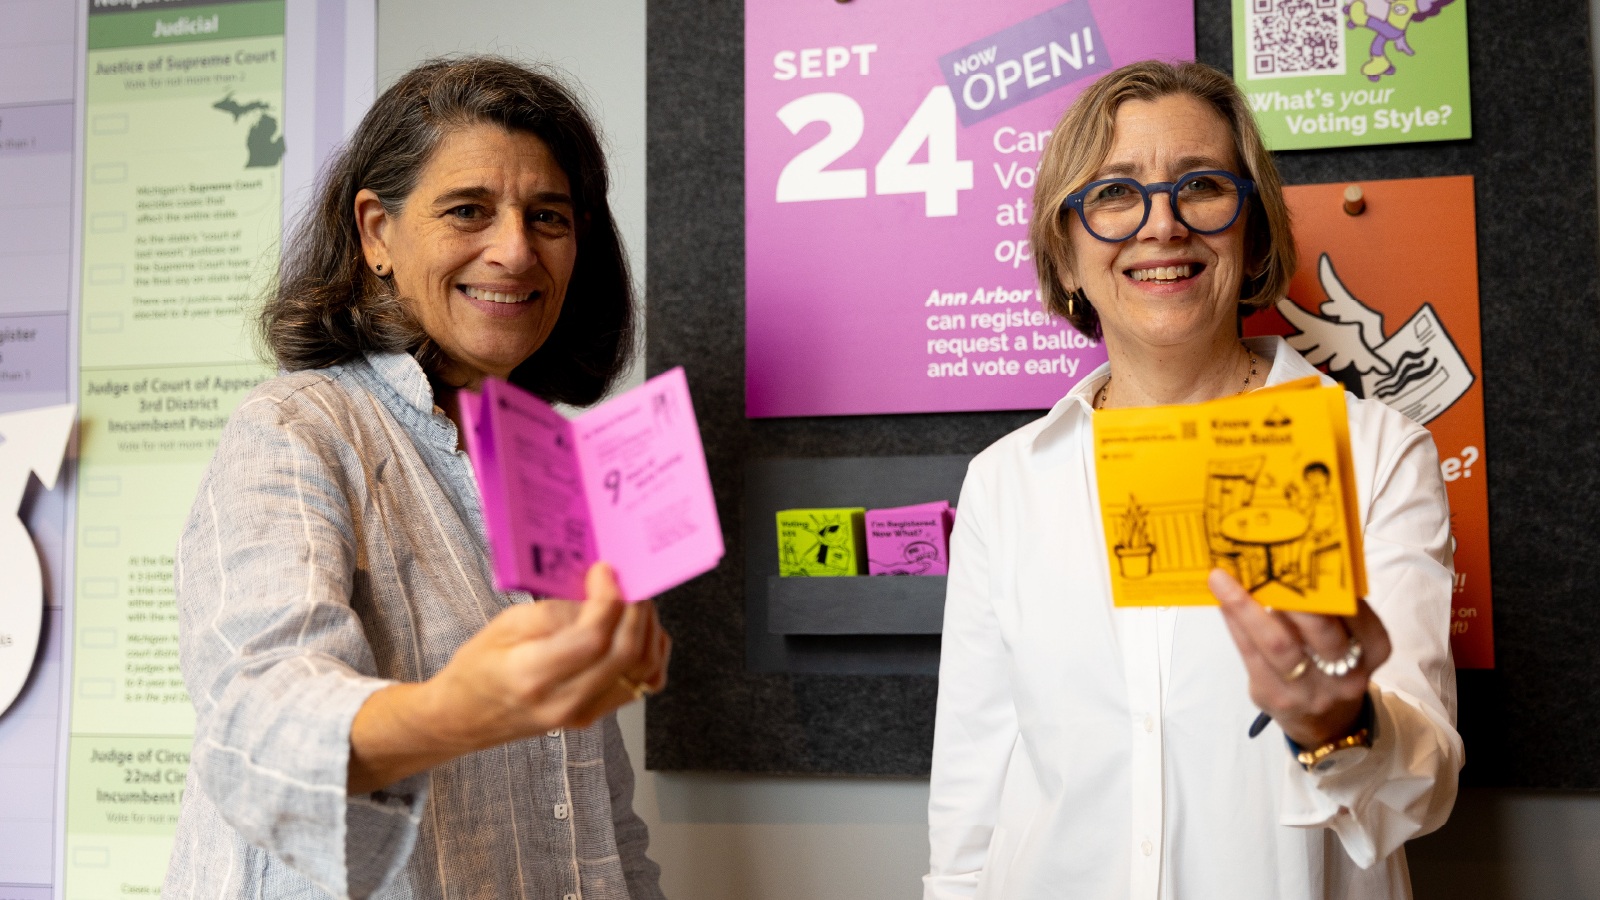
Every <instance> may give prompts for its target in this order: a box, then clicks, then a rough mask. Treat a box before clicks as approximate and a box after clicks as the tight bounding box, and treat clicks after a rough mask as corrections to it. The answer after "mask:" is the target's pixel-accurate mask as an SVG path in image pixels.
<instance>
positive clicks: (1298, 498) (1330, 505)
mask: <svg viewBox="0 0 1600 900" xmlns="http://www.w3.org/2000/svg"><path fill="white" fill-rule="evenodd" d="M1331 481H1332V476H1331V475H1330V473H1329V472H1328V467H1327V465H1325V464H1323V463H1321V462H1312V463H1309V464H1307V465H1306V467H1305V469H1304V470H1302V472H1301V475H1300V481H1299V482H1298V483H1293V482H1291V483H1290V484H1289V485H1288V486H1286V487H1285V488H1284V489H1283V499H1284V501H1285V502H1286V503H1288V504H1289V507H1290V508H1291V509H1294V510H1296V511H1298V512H1299V513H1300V514H1301V515H1302V516H1305V518H1306V521H1307V522H1308V523H1310V524H1309V527H1308V528H1307V529H1306V533H1305V536H1304V537H1303V538H1301V539H1300V543H1299V546H1298V547H1297V548H1296V549H1297V551H1298V552H1296V553H1295V554H1294V556H1295V559H1293V560H1292V561H1291V562H1290V563H1289V564H1288V565H1287V566H1286V567H1285V568H1286V569H1287V570H1288V571H1287V572H1285V573H1284V574H1283V578H1284V580H1285V581H1287V582H1290V583H1294V584H1298V585H1299V586H1300V587H1302V588H1308V589H1315V588H1316V586H1317V583H1318V581H1320V580H1321V579H1322V578H1323V577H1327V576H1328V575H1333V576H1334V577H1338V578H1341V579H1342V578H1343V576H1344V571H1343V567H1341V566H1335V567H1336V568H1338V571H1337V572H1332V573H1330V572H1325V571H1324V570H1325V569H1327V568H1329V567H1330V564H1329V562H1328V560H1330V559H1331V560H1332V562H1333V563H1337V562H1338V559H1337V556H1336V554H1337V552H1338V550H1339V547H1340V540H1339V531H1338V529H1339V500H1338V498H1337V497H1335V496H1334V493H1333V491H1332V490H1331V487H1330V483H1331Z"/></svg>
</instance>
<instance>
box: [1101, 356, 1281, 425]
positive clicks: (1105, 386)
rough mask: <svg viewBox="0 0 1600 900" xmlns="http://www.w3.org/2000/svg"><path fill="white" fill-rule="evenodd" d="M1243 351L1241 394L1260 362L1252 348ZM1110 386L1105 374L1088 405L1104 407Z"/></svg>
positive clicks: (1109, 380) (1254, 375)
mask: <svg viewBox="0 0 1600 900" xmlns="http://www.w3.org/2000/svg"><path fill="white" fill-rule="evenodd" d="M1244 352H1246V353H1248V354H1250V372H1249V374H1247V375H1245V376H1244V387H1241V388H1239V393H1241V394H1242V393H1244V392H1245V391H1248V390H1250V384H1251V382H1253V381H1254V380H1255V377H1256V365H1257V364H1258V363H1259V362H1260V360H1258V359H1257V358H1256V352H1255V351H1254V350H1251V349H1250V348H1249V347H1246V348H1244ZM1110 388H1111V376H1110V375H1107V376H1106V383H1105V384H1102V385H1100V390H1098V391H1095V392H1094V402H1093V403H1091V404H1090V406H1091V407H1092V408H1094V409H1096V410H1101V409H1105V408H1106V391H1107V390H1109V389H1110Z"/></svg>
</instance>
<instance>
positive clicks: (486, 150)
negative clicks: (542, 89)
mask: <svg viewBox="0 0 1600 900" xmlns="http://www.w3.org/2000/svg"><path fill="white" fill-rule="evenodd" d="M355 207H356V208H355V214H356V221H357V223H358V224H359V226H360V230H361V246H362V252H363V253H364V254H365V256H366V260H367V264H368V265H369V266H372V267H374V268H375V269H376V268H377V267H378V266H382V269H381V270H380V271H381V272H383V273H385V274H387V273H391V272H392V273H393V275H392V277H393V279H394V287H395V290H396V291H397V292H398V293H399V294H400V296H401V298H402V299H403V300H404V302H405V304H406V308H407V309H408V310H409V311H410V313H411V314H412V315H413V316H414V317H416V319H417V321H418V322H419V323H420V324H421V326H422V328H423V330H424V331H426V332H427V334H428V336H429V337H430V338H432V339H433V341H434V342H435V343H437V344H438V345H439V347H440V349H442V350H443V351H444V354H445V356H446V357H447V358H448V360H449V362H448V364H447V365H446V366H445V367H444V371H440V372H435V373H432V374H434V375H436V376H438V377H440V378H443V379H444V380H445V381H446V382H448V383H450V384H453V385H457V386H462V387H471V388H475V387H477V386H478V384H479V383H480V382H481V381H482V380H483V378H484V376H486V375H493V376H495V377H497V378H506V377H508V376H509V375H510V374H511V370H512V369H515V368H516V367H517V366H518V365H520V364H521V363H522V361H523V360H525V359H527V358H528V357H530V356H532V355H533V353H534V351H535V350H538V349H539V347H540V345H542V344H543V343H544V341H545V339H546V338H548V337H549V336H550V332H551V330H552V329H553V328H555V324H556V320H557V319H558V318H560V316H561V304H562V302H563V301H564V300H565V299H566V293H567V284H568V282H569V281H570V280H571V278H572V268H573V264H574V263H575V262H576V260H577V257H578V237H577V231H576V227H575V225H574V220H575V211H574V209H573V202H572V192H571V187H570V185H569V183H568V181H567V176H566V173H565V172H563V171H562V169H561V166H560V165H558V164H557V163H556V160H555V157H554V156H553V155H552V154H551V152H550V148H549V147H548V146H546V144H545V142H544V141H542V140H540V139H539V138H538V137H535V136H534V135H531V134H527V133H525V132H513V131H506V130H505V129H503V128H501V127H499V126H498V125H482V124H479V125H469V126H466V127H463V128H459V129H457V130H455V131H453V132H450V133H448V134H447V135H445V137H444V138H443V140H441V141H440V142H439V146H438V147H437V148H436V149H435V150H434V153H433V156H432V157H431V158H430V159H429V160H428V162H427V164H426V165H425V166H423V169H422V173H421V175H420V177H419V178H418V179H417V186H416V188H415V189H413V190H412V192H411V194H410V196H408V197H407V198H406V199H405V204H404V206H403V207H402V208H401V209H399V210H398V211H396V212H393V213H391V212H390V211H388V210H385V209H384V207H383V204H382V202H380V201H379V199H378V197H377V195H376V194H374V193H373V192H372V191H370V190H363V191H361V192H360V193H359V194H357V195H356V203H355Z"/></svg>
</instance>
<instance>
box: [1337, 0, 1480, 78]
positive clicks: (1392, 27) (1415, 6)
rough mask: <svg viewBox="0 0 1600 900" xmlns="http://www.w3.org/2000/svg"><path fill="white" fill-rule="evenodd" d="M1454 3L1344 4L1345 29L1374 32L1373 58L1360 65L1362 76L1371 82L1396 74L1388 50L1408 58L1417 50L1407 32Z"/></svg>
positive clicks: (1372, 0)
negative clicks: (1408, 38)
mask: <svg viewBox="0 0 1600 900" xmlns="http://www.w3.org/2000/svg"><path fill="white" fill-rule="evenodd" d="M1452 2H1454V0H1354V2H1353V3H1349V4H1346V5H1345V8H1344V12H1345V16H1346V17H1347V19H1346V21H1345V27H1346V28H1351V29H1355V28H1366V29H1369V30H1370V31H1371V32H1372V35H1373V37H1372V51H1371V53H1372V57H1371V58H1370V59H1368V60H1367V61H1366V62H1365V63H1363V64H1362V65H1361V74H1363V75H1365V76H1367V80H1368V81H1377V80H1378V79H1379V78H1382V77H1383V76H1385V75H1393V74H1394V62H1393V61H1391V60H1390V59H1389V55H1388V52H1387V51H1388V48H1389V45H1390V44H1394V46H1395V49H1397V50H1399V51H1400V52H1401V53H1404V54H1405V55H1407V56H1415V55H1416V51H1414V50H1412V49H1411V44H1410V43H1409V42H1407V41H1406V29H1408V28H1409V27H1411V24H1412V23H1413V22H1421V21H1422V20H1424V19H1428V18H1431V17H1433V16H1435V15H1437V14H1438V12H1439V10H1441V9H1443V8H1444V7H1446V6H1449V5H1450V4H1451V3H1452Z"/></svg>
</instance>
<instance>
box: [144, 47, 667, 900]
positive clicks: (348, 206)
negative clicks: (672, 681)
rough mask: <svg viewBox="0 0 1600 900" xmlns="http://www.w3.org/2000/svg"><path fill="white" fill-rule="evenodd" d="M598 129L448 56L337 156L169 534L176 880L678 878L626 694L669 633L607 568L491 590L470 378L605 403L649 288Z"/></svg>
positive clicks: (545, 888) (168, 889) (588, 885)
mask: <svg viewBox="0 0 1600 900" xmlns="http://www.w3.org/2000/svg"><path fill="white" fill-rule="evenodd" d="M606 193H607V177H606V169H605V160H604V157H603V155H602V153H601V150H600V145H599V140H598V138H597V136H596V133H595V129H594V128H593V126H592V125H591V124H590V122H589V120H588V118H587V116H586V115H585V113H584V111H583V110H582V108H581V107H580V105H579V104H578V103H577V102H576V101H575V100H574V98H573V97H572V95H571V94H570V93H569V92H568V91H567V90H566V89H565V88H563V87H562V86H561V85H560V84H559V83H558V82H556V81H555V80H554V79H552V78H551V77H549V76H547V75H545V74H543V73H539V72H533V71H529V70H528V69H525V68H523V67H521V66H518V65H516V64H513V63H511V62H508V61H506V60H502V59H498V58H493V57H468V58H461V59H451V60H434V61H430V62H427V63H424V64H423V65H421V66H419V67H417V68H416V69H414V70H412V71H411V72H409V73H407V74H406V75H405V76H403V77H402V78H401V79H400V80H399V81H398V82H397V83H396V84H395V85H394V86H393V87H391V88H389V90H387V91H385V92H384V94H383V96H382V97H380V98H379V99H378V101H377V102H376V103H375V104H374V105H373V107H372V109H371V111H369V112H368V113H367V115H366V117H365V118H364V119H363V120H362V122H361V125H360V127H359V128H358V129H357V131H356V133H355V135H354V136H353V137H352V138H351V139H350V142H349V143H348V144H347V145H346V146H345V147H344V148H343V150H342V151H341V153H340V154H339V155H338V157H337V159H336V160H334V162H333V163H332V165H331V166H330V168H329V169H328V171H327V172H326V173H325V174H324V177H323V180H322V183H321V187H320V193H319V196H318V200H317V203H316V205H315V206H314V207H313V208H312V209H311V211H310V213H309V214H308V216H307V218H306V220H305V222H304V224H303V225H302V226H301V227H300V229H299V230H298V232H297V233H296V234H295V236H294V237H293V239H292V241H291V242H290V243H289V245H288V247H287V250H286V253H285V255H284V260H283V263H282V267H281V270H280V273H279V278H278V284H277V288H276V291H275V293H274V295H273V296H272V297H270V298H269V300H268V303H267V308H266V310H265V312H264V313H263V315H262V325H263V331H264V334H265V337H266V342H267V345H268V346H269V347H270V348H271V350H272V353H273V354H274V356H275V357H276V358H277V361H278V363H279V365H280V366H281V367H282V368H283V369H284V370H285V371H286V374H284V375H283V376H281V377H279V378H276V379H274V380H271V381H268V382H266V383H264V384H262V385H261V386H259V387H258V388H257V389H256V390H255V391H254V392H253V393H252V394H251V395H250V396H249V397H248V398H246V400H245V401H244V402H243V404H242V405H241V406H240V407H239V409H238V411H237V412H236V413H235V414H234V416H233V418H232V420H231V421H230V422H229V424H228V426H227V428H226V429H225V431H224V433H223V436H222V439H221V442H220V444H219V446H218V449H217V454H216V457H215V458H214V459H213V461H212V463H211V466H210V468H209V469H208V471H207V473H206V475H205V477H204V479H203V481H202V483H201V485H200V489H199V495H198V497H197V499H196V501H195V506H194V509H193V511H192V513H191V514H190V518H189V522H188V525H187V527H186V528H185V530H184V533H183V538H182V541H181V543H180V546H179V550H178V584H177V599H178V607H179V612H180V623H179V639H180V648H181V654H182V665H183V672H184V679H185V681H186V683H187V685H188V687H189V693H190V696H191V697H192V699H193V702H194V705H195V713H196V723H195V741H194V751H193V754H192V756H191V764H190V769H189V775H188V781H187V784H186V786H185V791H184V795H183V808H182V813H181V815H180V819H179V825H178V834H177V840H176V844H175V847H174V851H173V856H172V861H171V863H170V866H169V869H168V872H167V880H166V885H165V887H164V889H163V895H164V896H168V897H191V896H205V897H215V896H230V897H256V896H269V897H282V896H297V897H298V896H321V895H323V894H326V895H330V896H334V897H368V896H375V897H445V896H451V895H461V894H462V893H463V892H465V893H470V894H471V895H473V896H485V897H526V898H551V897H568V898H573V897H578V896H582V897H584V898H586V900H599V898H618V900H628V898H632V900H641V898H657V897H659V896H660V890H659V887H658V885H657V881H658V870H657V868H656V866H655V864H654V863H652V862H651V861H650V860H649V858H648V857H647V856H646V855H645V849H646V844H647V841H648V839H647V836H646V834H645V828H644V824H643V823H642V822H641V821H640V820H639V819H638V817H637V816H635V815H634V813H633V810H632V795H633V783H632V770H631V768H630V766H629V763H628V759H627V754H626V752H625V751H624V749H623V746H622V739H621V735H620V733H619V731H618V729H617V724H616V720H615V717H614V716H613V715H612V712H613V711H614V710H615V709H616V708H617V707H618V706H621V705H622V704H624V703H626V702H629V701H631V700H634V699H636V698H638V697H640V696H642V695H643V694H645V693H649V692H652V691H655V690H658V689H660V688H661V687H662V686H663V685H664V684H665V680H666V666H667V658H668V655H669V654H670V648H671V642H670V640H669V639H668V637H667V635H666V633H665V632H664V631H663V630H662V628H661V625H660V622H659V621H658V620H657V618H656V614H655V609H654V606H653V605H652V604H651V603H649V602H643V603H637V604H631V605H630V604H625V603H624V602H623V601H622V599H621V596H620V594H619V592H618V590H617V586H616V582H615V579H614V578H613V576H612V574H611V572H610V570H609V569H608V568H607V567H606V566H605V565H604V564H603V563H597V564H596V565H595V566H594V567H593V568H592V569H591V570H590V572H589V576H588V581H587V585H586V590H587V593H588V596H587V598H586V599H585V600H584V602H582V603H569V602H562V601H552V600H547V601H542V602H529V601H531V600H532V598H530V597H528V596H527V595H525V594H503V593H499V592H497V591H496V590H495V589H494V587H493V584H492V580H491V576H490V570H489V565H488V559H487V550H486V546H487V545H486V540H485V535H484V527H483V511H482V509H481V507H480V504H479V500H478V497H477V493H476V490H475V488H474V483H473V477H472V472H471V469H470V466H469V465H468V462H467V460H466V458H465V456H464V454H463V453H462V452H461V439H460V429H459V418H458V409H459V406H458V403H457V397H458V395H459V392H460V391H461V390H464V389H474V388H476V387H477V386H478V385H479V384H481V382H482V381H483V379H484V378H486V377H496V378H503V379H508V380H510V381H511V382H513V383H515V384H518V385H521V386H522V387H524V388H527V389H528V390H530V391H532V392H534V393H536V394H538V395H540V396H542V397H544V398H546V399H547V400H551V401H563V402H567V403H575V404H584V403H592V402H594V401H595V400H597V399H599V398H600V396H601V395H602V394H603V393H604V392H605V390H606V389H607V388H608V387H609V386H610V385H611V383H612V382H613V381H614V380H615V379H616V378H617V376H618V375H619V373H621V372H622V371H623V370H624V369H625V368H626V365H627V362H628V359H629V357H630V355H631V353H632V351H633V317H634V309H633V296H632V287H631V281H630V280H629V277H628V272H627V266H626V261H625V258H624V256H623V252H622V247H621V244H620V241H619V239H618V236H617V231H616V227H615V225H614V224H613V222H612V219H611V212H610V208H609V206H608V205H607V199H606Z"/></svg>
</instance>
